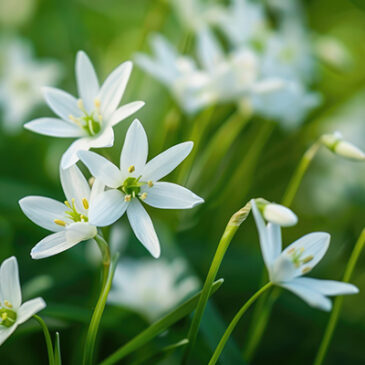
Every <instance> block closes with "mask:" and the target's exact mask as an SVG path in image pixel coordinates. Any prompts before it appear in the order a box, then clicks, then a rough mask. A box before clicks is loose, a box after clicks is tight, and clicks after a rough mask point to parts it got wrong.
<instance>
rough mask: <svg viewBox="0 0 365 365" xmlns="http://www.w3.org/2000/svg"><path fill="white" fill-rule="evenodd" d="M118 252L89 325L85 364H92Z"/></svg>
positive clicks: (110, 266)
mask: <svg viewBox="0 0 365 365" xmlns="http://www.w3.org/2000/svg"><path fill="white" fill-rule="evenodd" d="M118 256H119V255H118V254H116V255H115V256H114V257H113V260H112V262H111V264H109V271H108V275H107V279H106V282H105V285H104V286H103V287H102V291H101V293H100V297H99V299H98V302H97V304H96V307H95V310H94V313H93V315H92V317H91V322H90V325H89V329H88V332H87V335H86V341H85V347H84V357H83V364H84V365H91V364H92V360H93V355H94V348H95V340H96V336H97V333H98V329H99V324H100V320H101V316H102V315H103V312H104V308H105V304H106V300H107V298H108V294H109V291H110V288H111V286H112V281H113V276H114V271H115V268H116V265H117V260H118Z"/></svg>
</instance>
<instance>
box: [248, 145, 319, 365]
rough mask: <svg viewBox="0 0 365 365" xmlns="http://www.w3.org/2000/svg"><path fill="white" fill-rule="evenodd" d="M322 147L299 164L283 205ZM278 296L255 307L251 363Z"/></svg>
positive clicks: (265, 297) (310, 150) (288, 203)
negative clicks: (257, 319)
mask: <svg viewBox="0 0 365 365" xmlns="http://www.w3.org/2000/svg"><path fill="white" fill-rule="evenodd" d="M320 146H321V142H320V140H318V141H316V142H315V143H313V144H312V145H311V146H310V147H309V148H308V149H307V151H306V152H305V153H304V155H303V157H302V159H301V160H300V162H299V165H298V167H297V168H296V170H295V171H294V174H293V176H292V177H291V179H290V181H289V184H288V187H287V188H286V190H285V193H284V196H283V199H282V204H283V205H285V206H287V207H288V208H289V207H290V206H291V204H292V203H293V200H294V198H295V195H296V193H297V191H298V189H299V186H300V184H301V182H302V180H303V177H304V175H305V173H306V171H307V170H308V167H309V165H310V163H311V162H312V160H313V158H314V157H315V155H316V154H317V152H318V150H319V148H320ZM276 296H277V294H276V292H275V291H273V292H271V294H267V293H266V294H265V295H263V296H262V297H261V298H260V300H259V301H258V304H257V305H256V307H255V310H254V315H253V318H259V322H258V323H255V322H253V325H252V332H251V331H249V332H251V333H250V336H249V341H248V344H247V347H246V348H245V351H244V358H245V359H246V360H247V361H251V359H252V358H253V356H254V354H255V351H256V349H257V347H258V345H259V343H260V341H261V338H262V336H263V334H264V332H265V329H266V327H267V324H268V321H269V318H270V315H271V311H272V307H273V305H274V303H275V300H276V298H275V297H276Z"/></svg>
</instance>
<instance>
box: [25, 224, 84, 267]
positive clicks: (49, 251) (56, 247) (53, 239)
mask: <svg viewBox="0 0 365 365" xmlns="http://www.w3.org/2000/svg"><path fill="white" fill-rule="evenodd" d="M77 243H78V242H71V241H70V242H68V241H67V239H66V231H65V230H64V231H62V232H57V233H53V234H51V235H49V236H47V237H45V238H43V240H41V241H39V242H38V243H37V244H36V245H35V246H34V247H33V248H32V251H31V252H30V255H31V256H32V258H33V259H36V260H38V259H43V258H45V257H49V256H53V255H56V254H58V253H60V252H63V251H65V250H67V249H69V248H71V247H72V246H75V245H76V244H77Z"/></svg>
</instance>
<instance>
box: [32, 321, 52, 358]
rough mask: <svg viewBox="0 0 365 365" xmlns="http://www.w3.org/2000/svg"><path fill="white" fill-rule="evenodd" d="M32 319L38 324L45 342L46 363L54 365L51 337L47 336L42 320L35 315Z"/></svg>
mask: <svg viewBox="0 0 365 365" xmlns="http://www.w3.org/2000/svg"><path fill="white" fill-rule="evenodd" d="M33 318H34V319H35V320H36V321H37V322H38V323H39V324H40V326H41V327H42V330H43V334H44V339H45V341H46V345H47V352H48V362H49V365H54V355H53V345H52V339H51V335H50V334H49V331H48V327H47V325H46V323H45V322H44V320H43V319H42V318H41V317H39V316H37V315H36V314H34V315H33Z"/></svg>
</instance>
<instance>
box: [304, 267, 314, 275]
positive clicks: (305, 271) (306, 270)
mask: <svg viewBox="0 0 365 365" xmlns="http://www.w3.org/2000/svg"><path fill="white" fill-rule="evenodd" d="M311 270H312V268H311V267H310V266H306V267H304V268H303V269H302V273H303V274H306V273H307V272H309V271H311Z"/></svg>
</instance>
